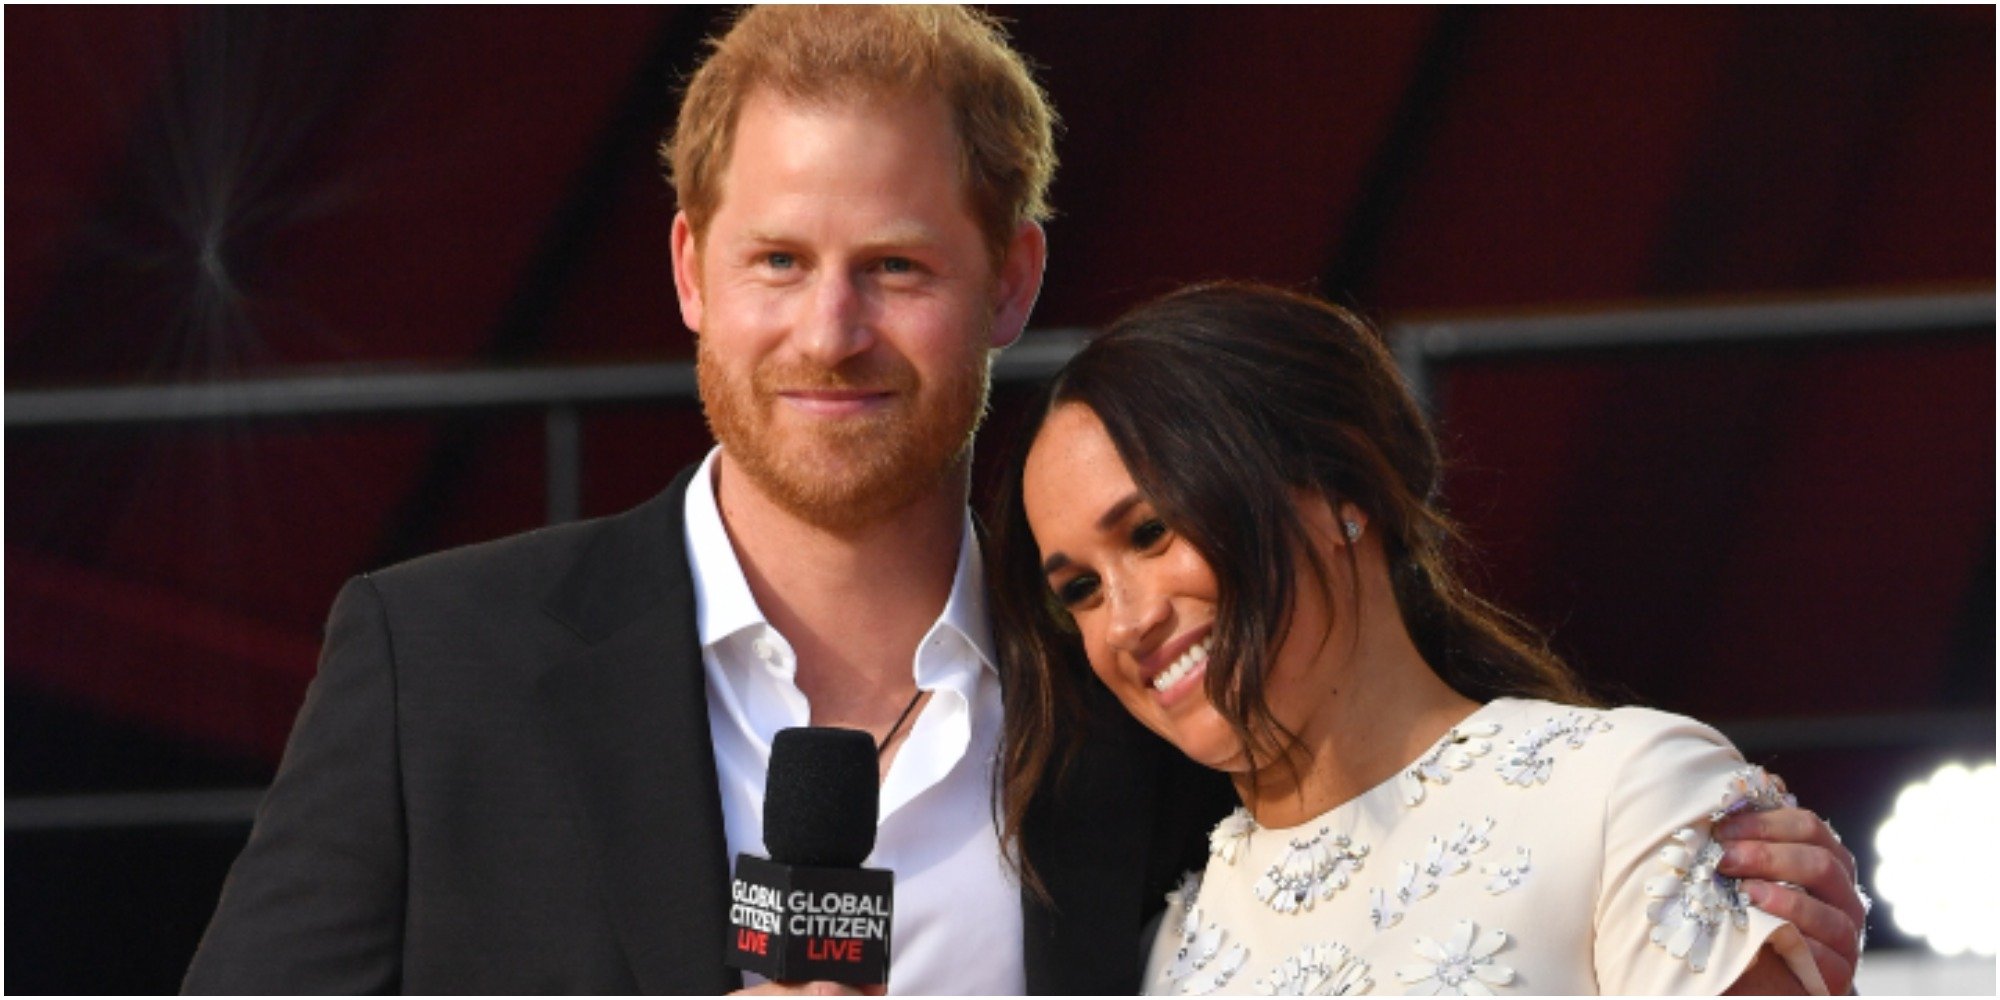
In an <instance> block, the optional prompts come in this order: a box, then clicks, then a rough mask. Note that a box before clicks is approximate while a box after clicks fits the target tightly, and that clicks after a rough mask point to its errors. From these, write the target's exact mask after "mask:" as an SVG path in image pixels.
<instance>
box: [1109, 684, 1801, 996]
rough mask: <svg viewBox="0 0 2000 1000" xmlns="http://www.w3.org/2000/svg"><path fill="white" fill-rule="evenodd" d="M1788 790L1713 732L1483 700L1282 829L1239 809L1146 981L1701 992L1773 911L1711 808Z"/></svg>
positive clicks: (1157, 989) (1732, 964) (1675, 722)
mask: <svg viewBox="0 0 2000 1000" xmlns="http://www.w3.org/2000/svg"><path fill="white" fill-rule="evenodd" d="M1788 802H1789V797H1788V796H1786V795H1785V793H1784V789H1783V787H1782V786H1781V785H1779V784H1777V783H1776V782H1775V781H1773V780H1772V779H1770V778H1768V777H1767V776H1766V775H1765V774H1764V772H1763V771H1762V770H1761V769H1759V768H1754V767H1749V766H1747V765H1745V764H1744V762H1743V758H1742V757H1741V756H1740V755H1739V754H1738V753H1737V752H1736V750H1735V748H1734V747H1732V746H1730V745H1729V742H1728V741H1727V740H1725V739H1724V738H1723V737H1722V735H1721V734H1719V733H1717V732H1716V731H1715V730H1713V729H1710V728H1709V727H1707V726H1704V725H1702V724H1700V723H1698V722H1695V721H1694V720H1692V719H1687V718H1683V717H1681V716H1677V715H1669V714H1667V713H1664V712H1656V711H1651V710H1649V709H1639V708H1621V709H1611V710H1596V709H1579V708H1575V707H1572V706H1568V705H1559V704H1555V703H1552V702H1545V701H1530V700H1522V699H1511V698H1503V699H1499V700H1497V701H1494V702H1491V703H1489V704H1487V705H1485V706H1482V707H1481V708H1480V709H1479V710H1478V711H1477V712H1474V713H1473V714H1472V715H1471V716H1470V717H1468V718H1467V719H1466V720H1465V721H1464V722H1461V723H1460V724H1458V725H1457V726H1455V727H1453V728H1452V730H1451V731H1450V732H1447V733H1446V734H1445V735H1444V736H1443V737H1442V738H1440V739H1439V740H1438V742H1437V743H1436V744H1434V745H1433V746H1432V747H1431V748H1430V749H1429V750H1428V751H1427V752H1425V753H1424V754H1423V755H1422V756H1421V757H1419V758H1418V759H1417V760H1415V761H1414V762H1412V763H1411V764H1410V765H1409V766H1408V767H1406V768H1405V769H1404V770H1403V771H1401V772H1400V773H1398V774H1397V775H1396V776H1394V777H1392V778H1390V779H1389V780H1388V781H1386V782H1384V783H1382V784H1381V785H1378V786H1376V787H1375V788H1373V789H1371V790H1369V791H1368V792H1366V793H1364V794H1363V795H1361V796H1360V797H1359V798H1356V799H1353V800H1350V801H1348V802H1346V803H1344V804H1342V805H1340V806H1338V807H1336V808H1334V809H1333V810H1331V811H1329V812H1327V813H1325V814H1323V815H1321V816H1319V817H1317V818H1315V819H1313V820H1311V821H1309V822H1307V823H1304V824H1301V825H1299V826H1296V827H1291V828H1288V829H1265V828H1263V827H1261V826H1258V825H1257V823H1256V822H1255V821H1254V820H1253V819H1251V818H1250V815H1249V813H1248V812H1246V811H1244V810H1241V809H1239V810H1237V812H1236V813H1235V814H1234V815H1232V816H1230V817H1228V818H1227V819H1225V820H1223V822H1222V823H1221V824H1220V825H1219V826H1217V827H1216V829H1215V832H1214V833H1213V834H1212V835H1211V838H1210V856H1209V861H1208V867H1207V869H1206V870H1205V871H1204V872H1202V873H1199V874H1195V873H1190V875H1189V878H1188V880H1187V882H1186V883H1184V884H1183V885H1182V887H1181V889H1180V890H1179V891H1177V892H1176V893H1174V894H1173V895H1172V896H1170V897H1169V901H1170V902H1169V906H1168V909H1167V914H1166V917H1165V918H1164V919H1163V920H1162V922H1161V928H1160V933H1159V936H1158V937H1157V938H1156V939H1155V941H1154V944H1153V948H1152V952H1151V955H1150V957H1149V960H1148V962H1147V967H1146V979H1145V985H1146V990H1147V992H1149V993H1275V994H1293V995H1296V994H1319V995H1336V994H1359V993H1378V994H1401V993H1410V994H1419V995H1433V994H1488V993H1496V994H1507V993H1521V994H1551V993H1556V994H1589V993H1646V994H1668V993H1687V994H1696V993H1700V994H1714V993H1719V992H1720V991H1722V990H1723V989H1724V988H1726V987H1727V986H1728V985H1729V984H1730V983H1731V982H1734V981H1735V980H1736V978H1737V977H1738V976H1740V975H1741V974H1742V973H1743V972H1744V970H1746V969H1747V968H1749V966H1750V964H1751V962H1752V961H1753V960H1754V959H1755V958H1756V955H1757V951H1758V949H1759V948H1760V947H1761V946H1762V945H1763V944H1764V943H1765V942H1766V941H1769V942H1771V944H1772V945H1773V946H1774V948H1775V949H1776V950H1777V951H1778V953H1779V954H1780V955H1782V956H1783V957H1784V958H1785V960H1786V962H1787V963H1788V964H1789V965H1790V967H1791V968H1792V970H1793V972H1794V973H1796V974H1797V975H1798V976H1799V978H1800V979H1801V980H1802V981H1803V982H1804V983H1805V984H1806V985H1807V986H1808V987H1809V988H1812V989H1814V991H1815V992H1821V993H1823V992H1825V989H1824V984H1823V982H1822V981H1821V979H1820V977H1819V974H1818V972H1817V971H1816V970H1815V969H1814V968H1813V965H1812V960H1811V956H1810V953H1809V952H1808V950H1807V947H1806V944H1805V941H1804V940H1803V938H1801V937H1800V935H1799V933H1798V931H1797V930H1796V929H1795V928H1793V927H1792V926H1791V925H1790V924H1788V923H1785V922H1784V921H1782V920H1779V919H1778V918H1776V917H1773V916H1771V915H1769V914H1767V913H1764V912H1762V911H1760V910H1758V909H1756V908H1755V907H1752V906H1749V905H1748V901H1747V899H1746V898H1745V897H1744V896H1743V895H1742V893H1741V892H1740V891H1739V889H1738V887H1737V886H1736V884H1735V882H1734V880H1731V879H1727V878H1724V877H1721V876H1718V875H1717V874H1716V873H1715V869H1714V866H1715V862H1716V860H1717V859H1718V858H1719V855H1720V853H1721V848H1720V846H1719V845H1716V844H1714V843H1713V842H1712V841H1711V839H1710V836H1709V830H1710V827H1711V825H1712V824H1713V823H1714V821H1716V820H1717V819H1720V818H1721V817H1722V816H1724V815H1726V814H1728V813H1731V812H1734V811H1737V810H1741V809H1764V808H1771V807H1774V806H1777V805H1780V804H1785V803H1788Z"/></svg>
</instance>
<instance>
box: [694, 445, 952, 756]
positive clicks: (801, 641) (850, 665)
mask: <svg viewBox="0 0 2000 1000" xmlns="http://www.w3.org/2000/svg"><path fill="white" fill-rule="evenodd" d="M940 483H941V485H940V488H939V489H938V490H936V491H935V492H934V493H932V494H927V495H924V496H921V497H919V498H918V499H917V500H916V501H914V502H912V503H910V504H908V505H907V506H905V507H904V508H902V509H901V510H898V511H896V512H895V513H894V514H893V515H892V516H889V517H885V518H880V519H877V520H876V521H875V522H872V523H868V524H863V525H860V526H857V527H854V528H851V529H843V530H839V531H834V530H829V529H826V528H824V527H821V526H818V525H815V524H812V523H810V522H808V521H806V520H804V519H802V518H800V517H798V516H797V515H795V514H793V513H792V512H790V511H788V510H786V509H784V508H783V507H781V506H779V505H778V504H776V503H774V502H773V501H772V500H771V499H770V497H768V496H767V495H766V494H765V493H764V492H763V491H762V490H760V489H758V487H757V484H756V483H754V482H752V481H751V480H750V479H749V477H748V476H746V475H745V474H744V472H743V470H742V468H741V467H739V466H737V465H735V464H734V463H732V462H730V461H729V455H728V452H726V451H725V452H724V453H723V454H722V456H721V461H719V462H718V463H717V473H716V483H715V488H716V499H717V501H718V504H717V506H718V509H719V510H720V512H721V514H722V522H723V525H724V526H725V527H726V528H727V529H728V531H729V537H730V542H731V543H732V545H734V547H735V549H736V556H737V561H738V562H739V563H740V564H741V565H742V567H743V576H744V579H745V580H746V581H747V582H748V583H749V586H750V592H751V594H752V595H753V596H754V597H755V598H756V599H757V606H758V607H759V608H761V609H762V610H763V612H764V616H765V617H766V618H767V619H769V620H770V622H771V624H772V625H773V626H774V627H776V628H777V630H778V631H779V632H780V633H781V634H783V635H784V637H785V639H786V641H787V642H789V643H790V644H791V646H792V649H793V652H794V653H795V654H796V655H797V657H798V672H797V675H796V680H797V683H798V686H799V690H800V691H802V692H803V693H804V694H805V696H806V699H807V701H808V702H810V703H811V705H812V718H813V724H815V725H846V726H853V727H856V728H863V729H874V728H880V727H881V726H883V725H886V724H887V722H888V721H890V720H893V718H894V715H895V714H896V712H898V711H899V710H900V709H901V708H902V707H903V705H904V704H905V703H906V702H907V700H908V698H909V696H910V695H911V694H912V693H913V689H914V684H915V682H914V678H913V676H912V673H911V665H912V663H913V662H914V658H915V654H916V649H917V644H918V643H920V642H922V641H923V637H924V635H925V634H926V633H927V632H928V631H929V630H930V628H931V625H932V624H933V623H934V622H936V621H937V617H938V615H939V614H940V613H941V612H943V610H944V607H945V603H946V601H948V600H949V599H950V597H951V589H952V582H953V579H954V578H955V577H956V575H957V569H958V554H959V546H960V543H961V540H962V536H963V534H964V524H965V500H966V491H967V485H966V484H967V477H966V476H965V475H964V474H962V473H961V474H958V475H954V476H950V477H945V478H943V479H941V480H940ZM885 713H886V714H887V715H888V719H879V718H877V717H878V716H882V715H884V714H885Z"/></svg>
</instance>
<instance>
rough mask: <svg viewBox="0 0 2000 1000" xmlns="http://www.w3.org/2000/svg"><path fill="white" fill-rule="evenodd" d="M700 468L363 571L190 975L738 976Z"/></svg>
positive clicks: (385, 979)
mask: <svg viewBox="0 0 2000 1000" xmlns="http://www.w3.org/2000/svg"><path fill="white" fill-rule="evenodd" d="M691 474H692V470H689V472H687V473H683V475H682V476H681V477H679V478H678V479H677V480H676V481H675V483H674V484H673V485H672V486H670V487H669V488H668V489H667V490H666V491H665V492H664V493H662V494H660V495H659V496H658V497H656V498H654V499H653V500H652V501H649V502H648V503H646V504H643V505H641V506H640V507H638V508H635V509H633V510H631V511H628V512H626V513H624V514H619V515H616V516H613V517H608V518H602V519H598V520H595V521H589V522H582V523H578V524H572V525H564V526H559V527H554V528H548V529H543V530H539V531H534V532H529V533H527V534H524V535H519V536H515V537H512V538H507V539H502V540H499V541H496V542H489V543H485V544H481V545H474V546H468V547H466V548H462V549H456V550H452V551H449V552H444V553H439V554H436V555H432V556H426V557H424V558H421V559H417V560H413V561H411V562H408V563H404V564H401V565H398V566H395V567H391V568H389V569H385V570H381V571H377V572H374V573H370V574H366V575H364V576H362V577H358V578H356V579H355V580H353V581H350V582H349V584H348V586H347V587H346V588H345V589H344V590H343V591H342V595H341V597H340V599H339V600H338V601H337V602H336V604H335V608H334V612H333V615H332V616H331V618H330V620H329V623H328V634H327V642H326V645H325V647H324V649H323V651H322V655H321V664H320V670H319V674H318V676H317V677H316V678H315V680H314V682H313V684H312V687H311V689H310V690H309V692H308V694H307V700H306V704H305V707H304V708H303V709H302V710H301V713H300V717H299V721H298V723H297V724H296V726H295V727H294V730H293V734H292V738H291V741H290V743H289V744H288V746H287V749H286V754H285V760H284V763H283V764H282V765H281V766H280V769H279V773H278V777H277V779H276V780H275V781H274V782H273V785H272V788H271V790H270V792H269V793H268V794H267V796H266V799H265V802H264V804H263V805H262V807H261V808H260V810H259V815H258V820H257V823H256V826H255V828H254V829H253V831H252V834H251V839H250V843H249V844H248V846H246V848H245V850H244V852H243V854H242V856H241V857H240V858H239V859H238V861H237V863H236V865H235V867H234V868H233V869H232V871H231V874H230V877H229V880H228V882H227V883H226V885H225V887H224V891H223V898H222V900H221V903H220V905H219V906H218V908H217V911H216V916H215V918H214V920H213V922H212V923H211V925H210V928H209V931H208V934H207V936H206V937H205V938H204V940H203V943H202V946H201V948H200V950H199V952H198V953H197V955H196V957H195V961H194V964H193V966H192V967H191V968H190V970H189V975H188V979H187V983H186V987H187V988H188V989H189V990H190V991H219V992H237V993H261V992H280V993H297V992H375V991H385V990H396V989H403V990H407V991H411V992H451V993H459V992H498V993H520V992H556V993H568V992H631V991H634V990H641V989H643V990H646V991H649V992H719V991H722V990H726V989H729V988H732V987H733V986H734V985H736V984H737V983H738V982H740V980H739V979H738V978H737V977H736V976H735V975H734V974H733V973H732V972H731V971H730V970H728V969H726V968H725V967H724V966H723V965H722V962H721V955H722V947H723V944H724V934H725V930H724V926H723V924H724V918H725V916H726V907H727V874H728V873H727V862H726V859H725V857H724V848H723V844H722V833H721V825H722V824H721V816H720V806H719V804H718V802H717V798H716V795H715V787H714V786H715V767H714V761H713V756H712V751H711V749H710V745H709V740H708V721H707V711H706V702H705V696H704V693H703V682H702V672H701V662H700V649H699V644H698V641H697V639H696V637H695V632H694V612H693V597H692V590H691V587H690V586H689V583H688V569H687V562H686V557H685V551H684V544H683V539H682V530H683V528H682V516H681V515H682V498H683V497H684V495H685V491H686V485H687V482H688V477H689V475H691Z"/></svg>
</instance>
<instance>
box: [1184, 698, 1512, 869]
mask: <svg viewBox="0 0 2000 1000" xmlns="http://www.w3.org/2000/svg"><path fill="white" fill-rule="evenodd" d="M1521 700H1522V699H1518V698H1495V699H1493V700H1492V701H1489V702H1486V703H1484V704H1481V705H1480V706H1478V707H1477V708H1474V709H1473V710H1472V711H1471V712H1469V713H1467V714H1466V716H1465V717H1464V718H1462V719H1460V720H1458V721H1457V722H1454V723H1452V724H1451V725H1450V726H1448V727H1446V729H1445V731H1444V732H1442V733H1440V734H1438V738H1437V739H1435V740H1433V741H1431V744H1430V745H1429V746H1427V747H1425V748H1424V749H1423V751H1422V752H1420V753H1418V754H1417V755H1416V756H1415V757H1412V758H1410V759H1409V760H1407V761H1404V762H1403V764H1402V766H1400V767H1398V768H1396V770H1395V771H1393V772H1391V773H1390V775H1389V776H1388V777H1386V778H1383V779H1382V780H1381V781H1379V782H1376V783H1375V784H1374V785H1371V786H1370V787H1369V788H1368V789H1367V790H1366V791H1363V792H1361V793H1360V794H1358V795H1355V796H1354V797H1352V798H1349V799H1347V800H1346V801H1343V802H1340V803H1338V804H1336V805H1334V806H1331V807H1329V808H1328V809H1326V810H1324V811H1322V812H1320V813H1318V814H1317V815H1314V816H1310V817H1307V818H1306V819H1303V820H1301V821H1299V822H1298V823H1295V824H1292V825H1291V826H1265V825H1264V824H1262V823H1260V822H1258V821H1257V817H1256V816H1254V815H1251V813H1250V808H1249V807H1248V806H1244V805H1241V804H1239V805H1238V806H1237V807H1236V813H1235V814H1233V815H1231V816H1229V817H1225V818H1224V819H1223V823H1224V824H1230V823H1232V822H1237V823H1245V824H1247V825H1248V827H1247V830H1246V832H1248V831H1249V830H1261V831H1264V832H1266V833H1273V834H1279V835H1285V834H1292V833H1302V832H1310V831H1311V829H1313V828H1318V827H1323V826H1327V825H1329V824H1331V823H1332V822H1334V821H1336V820H1339V819H1341V818H1343V817H1342V814H1343V813H1345V812H1347V811H1349V810H1352V809H1356V808H1359V807H1360V805H1361V804H1362V803H1364V802H1368V801H1370V800H1372V799H1375V798H1377V797H1381V796H1388V795H1393V794H1395V793H1397V791H1398V789H1399V788H1400V787H1401V786H1402V785H1403V784H1404V782H1405V779H1406V776H1407V775H1409V773H1410V771H1411V769H1413V768H1416V767H1418V766H1419V765H1421V764H1423V763H1424V762H1425V761H1426V760H1429V759H1432V758H1434V757H1436V756H1437V755H1438V754H1439V753H1440V752H1441V751H1442V750H1443V749H1444V748H1445V747H1446V746H1447V745H1448V744H1450V743H1452V742H1453V741H1454V740H1457V739H1459V738H1460V736H1461V734H1463V733H1464V732H1465V731H1466V730H1467V729H1470V728H1473V727H1475V726H1477V725H1480V724H1482V723H1483V722H1484V721H1485V720H1484V719H1482V718H1481V717H1482V716H1485V715H1487V714H1489V713H1490V712H1491V711H1493V710H1494V709H1495V708H1497V707H1498V706H1500V705H1501V704H1503V703H1508V704H1512V703H1516V702H1519V701H1521ZM1219 829H1220V828H1218V830H1219Z"/></svg>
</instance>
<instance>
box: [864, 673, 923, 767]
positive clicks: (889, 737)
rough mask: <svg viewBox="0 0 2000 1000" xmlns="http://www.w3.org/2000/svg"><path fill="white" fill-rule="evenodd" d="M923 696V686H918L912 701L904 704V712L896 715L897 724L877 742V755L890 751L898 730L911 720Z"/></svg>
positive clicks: (911, 697)
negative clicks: (911, 715) (912, 713)
mask: <svg viewBox="0 0 2000 1000" xmlns="http://www.w3.org/2000/svg"><path fill="white" fill-rule="evenodd" d="M923 697H924V689H923V688H918V689H917V693H916V694H913V695H911V696H910V703H909V704H907V705H904V706H903V714H901V715H899V716H896V724H895V725H893V726H890V727H889V732H888V733H887V734H885V735H884V736H883V737H882V742H880V743H877V744H875V756H876V757H878V758H879V757H881V756H882V754H883V753H885V752H887V751H888V749H889V743H890V742H891V741H893V740H894V739H895V738H896V733H897V731H899V730H901V729H902V728H903V723H904V722H906V721H908V720H909V718H910V713H911V712H913V711H915V710H916V707H917V702H919V701H921V700H923Z"/></svg>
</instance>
